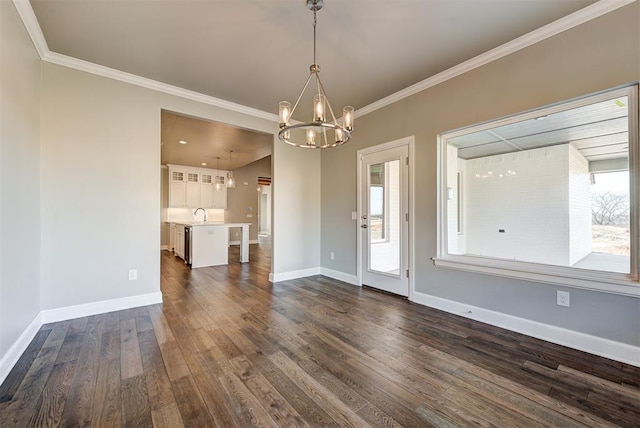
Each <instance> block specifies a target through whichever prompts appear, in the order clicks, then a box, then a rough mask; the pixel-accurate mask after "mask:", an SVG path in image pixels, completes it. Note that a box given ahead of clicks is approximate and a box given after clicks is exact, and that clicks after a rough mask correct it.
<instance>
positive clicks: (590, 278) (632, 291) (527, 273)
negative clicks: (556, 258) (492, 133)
mask: <svg viewBox="0 0 640 428" xmlns="http://www.w3.org/2000/svg"><path fill="white" fill-rule="evenodd" d="M432 260H433V263H434V265H436V266H438V267H444V268H449V269H457V270H464V271H468V272H477V273H483V274H488V275H495V276H502V277H506V278H515V279H522V280H527V281H535V282H542V283H545V284H554V285H562V286H566V287H574V288H583V289H586V290H594V291H601V292H604V293H612V294H619V295H623V296H632V297H640V284H639V283H638V281H635V280H634V279H633V278H632V277H631V276H630V275H626V274H615V273H609V272H599V271H592V270H583V269H570V268H566V267H561V266H549V265H535V264H532V263H521V262H514V261H509V260H495V259H486V258H481V257H472V256H455V257H451V256H449V257H447V258H437V257H436V258H433V259H432ZM568 269H569V270H571V271H570V272H569V271H568Z"/></svg>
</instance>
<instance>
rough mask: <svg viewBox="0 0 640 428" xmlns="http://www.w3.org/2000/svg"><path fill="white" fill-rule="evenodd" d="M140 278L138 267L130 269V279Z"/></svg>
mask: <svg viewBox="0 0 640 428" xmlns="http://www.w3.org/2000/svg"><path fill="white" fill-rule="evenodd" d="M137 279H138V269H129V281H135V280H137Z"/></svg>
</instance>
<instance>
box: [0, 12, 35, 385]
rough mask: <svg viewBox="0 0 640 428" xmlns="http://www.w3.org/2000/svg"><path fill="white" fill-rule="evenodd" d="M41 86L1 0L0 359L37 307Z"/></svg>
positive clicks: (21, 33)
mask: <svg viewBox="0 0 640 428" xmlns="http://www.w3.org/2000/svg"><path fill="white" fill-rule="evenodd" d="M40 90H41V86H40V59H39V58H38V54H37V53H36V50H35V48H34V47H33V44H32V43H31V39H29V36H28V35H27V32H26V31H25V28H24V26H23V25H22V21H21V20H20V18H19V17H18V14H17V12H16V10H15V7H14V6H13V3H12V2H9V1H0V94H1V95H0V362H1V361H2V359H3V357H5V356H6V354H7V351H8V350H9V349H10V348H11V346H12V345H13V343H14V342H15V341H16V340H17V339H18V337H20V335H21V334H22V332H23V331H24V330H25V328H26V327H27V326H28V325H29V324H30V323H31V322H32V321H33V319H34V318H35V317H36V316H37V315H38V312H39V311H40ZM3 369H5V367H0V372H2V371H3ZM0 379H2V378H1V377H0Z"/></svg>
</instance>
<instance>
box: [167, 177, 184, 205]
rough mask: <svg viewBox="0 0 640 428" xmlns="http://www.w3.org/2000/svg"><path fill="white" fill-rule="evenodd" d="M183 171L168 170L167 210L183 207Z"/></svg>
mask: <svg viewBox="0 0 640 428" xmlns="http://www.w3.org/2000/svg"><path fill="white" fill-rule="evenodd" d="M185 174H186V173H185V171H183V170H179V169H169V208H184V207H185V191H186V182H185V180H186V175H185Z"/></svg>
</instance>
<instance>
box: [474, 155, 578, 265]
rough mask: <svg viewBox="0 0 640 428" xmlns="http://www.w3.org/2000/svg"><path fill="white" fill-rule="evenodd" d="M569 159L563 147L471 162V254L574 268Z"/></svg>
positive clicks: (490, 157) (497, 156)
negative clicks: (571, 244)
mask: <svg viewBox="0 0 640 428" xmlns="http://www.w3.org/2000/svg"><path fill="white" fill-rule="evenodd" d="M568 153H569V149H568V145H560V146H553V147H546V148H540V149H533V150H527V151H522V152H517V153H509V154H505V155H496V156H489V157H485V158H480V159H473V160H469V161H467V164H466V167H467V168H466V169H467V171H466V180H465V187H466V189H467V190H466V200H467V203H466V209H465V217H466V226H467V227H466V243H467V254H476V255H483V256H489V257H497V258H505V259H515V260H524V261H528V262H536V263H547V264H558V265H567V264H569V262H570V260H569V252H570V251H569V246H570V240H569V233H570V225H569V223H570V222H569V212H568V201H569V186H568V180H569V154H568ZM499 230H504V233H501V232H499Z"/></svg>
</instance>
